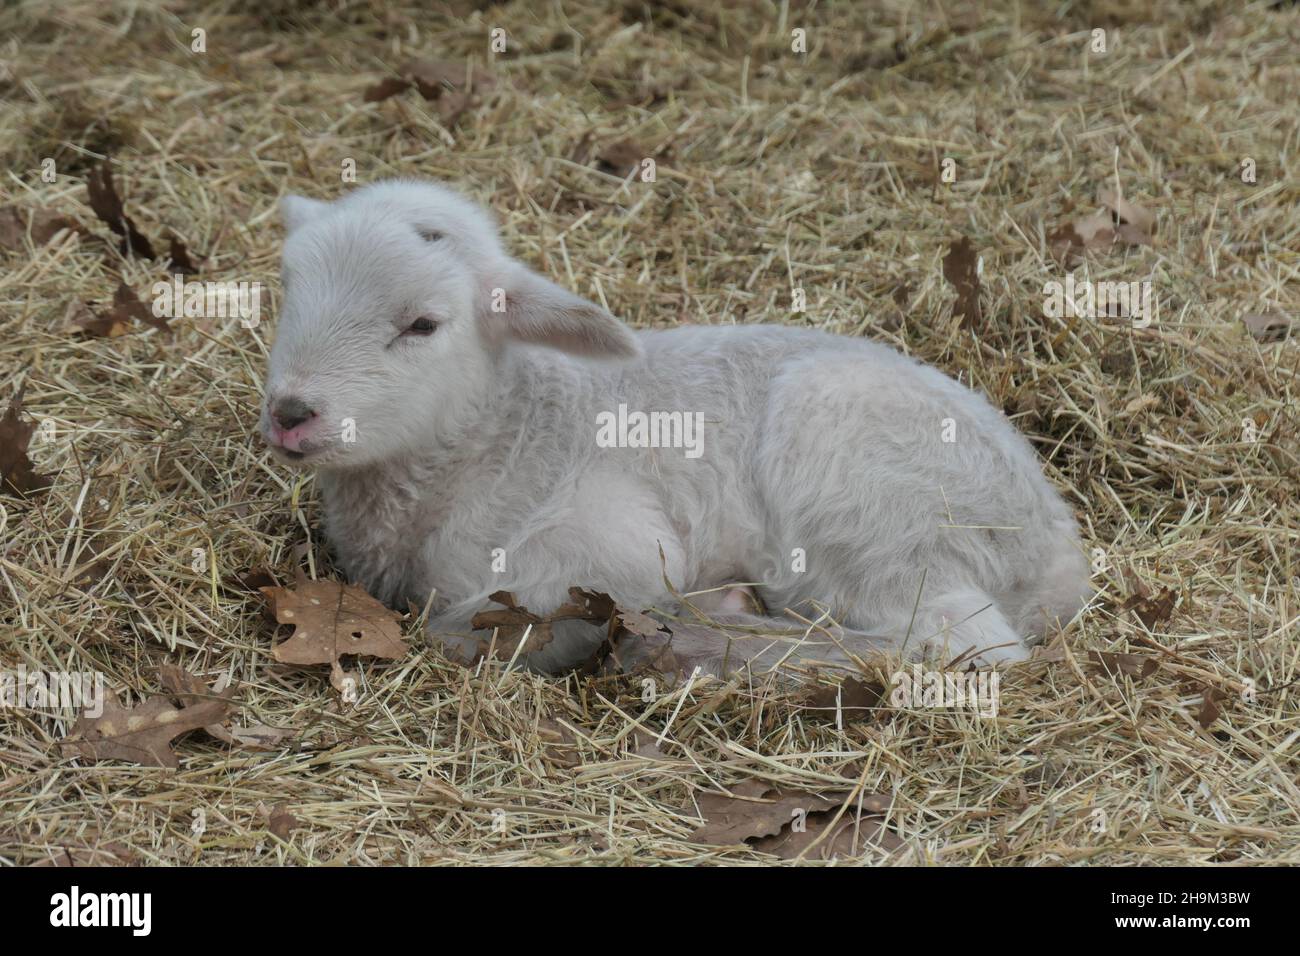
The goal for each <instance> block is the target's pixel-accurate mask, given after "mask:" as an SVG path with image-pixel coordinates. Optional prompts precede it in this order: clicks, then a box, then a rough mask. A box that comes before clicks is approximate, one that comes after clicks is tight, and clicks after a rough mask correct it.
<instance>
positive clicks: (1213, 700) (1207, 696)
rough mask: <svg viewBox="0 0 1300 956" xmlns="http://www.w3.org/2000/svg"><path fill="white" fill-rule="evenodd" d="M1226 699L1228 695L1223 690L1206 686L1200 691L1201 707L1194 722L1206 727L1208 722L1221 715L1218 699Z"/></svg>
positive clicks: (1212, 721)
mask: <svg viewBox="0 0 1300 956" xmlns="http://www.w3.org/2000/svg"><path fill="white" fill-rule="evenodd" d="M1227 699H1228V695H1227V694H1226V693H1224V692H1223V691H1221V690H1216V689H1215V688H1213V687H1206V688H1205V689H1204V690H1202V691H1201V709H1200V712H1199V713H1197V715H1196V722H1197V723H1199V724H1200V725H1201V727H1202V728H1203V729H1208V728H1209V726H1210V724H1212V723H1214V722H1215V721H1216V720H1218V719H1219V717H1221V716H1222V715H1223V710H1222V709H1221V708H1220V707H1219V701H1221V700H1227Z"/></svg>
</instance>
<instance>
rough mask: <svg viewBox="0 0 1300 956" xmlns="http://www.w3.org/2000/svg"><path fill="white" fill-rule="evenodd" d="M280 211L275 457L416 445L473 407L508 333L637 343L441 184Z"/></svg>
mask: <svg viewBox="0 0 1300 956" xmlns="http://www.w3.org/2000/svg"><path fill="white" fill-rule="evenodd" d="M281 209H282V212H283V216H284V221H285V226H286V228H287V230H288V238H287V239H286V241H285V245H284V259H283V272H282V280H283V287H284V301H283V306H282V308H281V310H280V315H279V320H278V326H277V329H276V338H275V346H274V347H273V348H272V350H271V360H270V367H269V369H268V372H267V377H266V395H265V401H264V403H263V408H262V420H261V430H262V434H263V436H264V437H265V438H266V440H267V442H268V443H269V444H270V445H271V447H272V448H273V449H274V450H275V452H276V454H277V456H278V457H279V458H281V459H282V460H283V461H287V462H302V463H303V464H311V465H313V466H316V467H328V468H351V467H356V466H363V465H372V464H375V463H379V462H383V461H386V460H391V459H394V458H398V457H401V456H404V455H406V454H409V453H411V452H412V451H413V450H417V449H420V448H422V447H427V446H428V444H429V442H430V439H431V438H433V437H436V436H438V435H439V432H440V429H451V428H453V427H454V426H455V425H456V424H457V423H458V422H462V421H463V418H464V415H466V414H468V410H469V409H470V408H472V407H474V406H475V405H476V403H481V401H482V398H483V396H484V395H486V394H488V393H489V390H490V388H491V385H492V382H493V380H494V378H495V369H496V366H497V363H498V362H499V360H500V357H501V355H502V354H503V352H504V350H505V349H508V348H510V347H511V343H512V342H525V343H531V344H540V345H547V346H551V347H553V348H558V349H562V350H564V351H567V352H571V353H574V354H578V355H585V356H588V357H593V358H629V357H632V356H635V355H636V354H638V346H637V343H636V339H635V338H634V337H633V336H632V334H631V332H630V331H629V330H628V329H627V327H626V326H624V325H623V324H622V323H621V322H619V321H618V320H617V319H615V318H614V317H613V316H612V315H610V314H609V313H608V312H606V311H605V310H604V309H602V308H601V307H600V306H598V305H595V304H594V303H591V302H588V301H587V300H585V299H582V298H580V297H578V296H576V295H574V294H572V293H570V292H568V291H566V290H564V289H562V288H561V287H559V286H558V285H555V284H554V283H552V282H550V281H548V280H547V279H544V278H542V277H541V276H539V275H537V274H536V273H534V272H532V271H530V270H528V269H527V268H525V267H524V266H523V265H521V264H520V263H518V262H516V261H515V260H513V259H511V258H510V257H509V256H508V255H506V253H505V252H504V251H503V250H502V248H501V244H500V242H499V241H498V239H497V236H496V230H495V228H494V226H493V224H492V221H491V219H490V218H489V217H488V216H487V215H486V214H485V213H484V212H483V211H482V210H481V209H480V208H479V207H478V206H476V205H475V204H473V203H472V202H470V201H468V200H466V199H465V198H463V197H462V196H460V195H458V194H457V193H455V192H453V191H451V190H449V189H446V188H445V187H442V186H438V185H435V184H433V183H422V182H406V181H397V182H385V183H378V184H375V185H373V186H367V187H365V188H363V189H359V190H356V191H355V192H353V193H351V194H349V195H348V196H347V197H345V198H343V199H340V200H338V201H336V202H332V203H326V202H319V201H316V200H311V199H304V198H302V197H299V196H289V197H287V198H286V199H285V200H284V201H283V203H282V207H281Z"/></svg>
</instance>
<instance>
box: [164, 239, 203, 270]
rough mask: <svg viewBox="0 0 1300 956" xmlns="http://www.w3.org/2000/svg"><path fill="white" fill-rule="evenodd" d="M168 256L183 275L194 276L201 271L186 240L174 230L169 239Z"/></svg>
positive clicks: (174, 267) (173, 265)
mask: <svg viewBox="0 0 1300 956" xmlns="http://www.w3.org/2000/svg"><path fill="white" fill-rule="evenodd" d="M167 258H168V259H170V260H171V263H172V268H173V269H175V270H176V271H177V272H179V273H180V274H181V275H183V276H192V275H194V274H195V273H197V272H198V271H199V267H198V266H196V265H195V264H194V260H192V259H191V258H190V250H189V248H188V247H187V246H186V245H185V242H184V240H182V239H181V238H180V236H178V235H176V233H174V232H173V233H172V234H171V237H170V238H169V239H168V240H167Z"/></svg>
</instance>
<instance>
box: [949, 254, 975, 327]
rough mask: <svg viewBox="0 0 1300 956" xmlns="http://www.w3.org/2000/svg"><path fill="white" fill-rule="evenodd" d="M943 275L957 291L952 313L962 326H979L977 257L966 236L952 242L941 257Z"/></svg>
mask: <svg viewBox="0 0 1300 956" xmlns="http://www.w3.org/2000/svg"><path fill="white" fill-rule="evenodd" d="M943 277H944V278H945V279H947V280H948V284H949V285H951V286H952V287H953V289H954V290H956V292H957V302H956V304H955V305H954V306H953V314H954V315H958V316H960V317H961V324H962V325H963V326H974V327H977V328H978V327H979V326H981V325H982V324H983V312H981V311H980V276H979V257H978V256H977V255H976V254H975V247H974V246H973V245H972V244H971V241H970V239H968V238H967V237H965V236H963V237H962V238H961V239H958V240H957V241H956V242H955V243H953V244H952V248H951V249H949V250H948V254H947V255H946V256H944V257H943Z"/></svg>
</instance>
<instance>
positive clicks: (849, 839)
mask: <svg viewBox="0 0 1300 956" xmlns="http://www.w3.org/2000/svg"><path fill="white" fill-rule="evenodd" d="M846 796H847V793H839V794H834V795H828V796H817V795H815V794H810V793H803V792H800V791H792V790H785V789H783V788H781V787H778V786H776V785H774V784H771V783H768V782H766V781H760V780H747V781H744V782H742V783H739V784H736V785H735V786H733V787H732V788H731V793H729V794H716V793H706V794H702V795H701V796H700V797H699V799H698V800H697V804H698V806H699V813H700V816H702V817H703V818H704V823H703V825H701V826H700V827H698V828H697V829H696V830H695V831H694V832H693V833H692V834H691V835H690V837H689V839H690V840H691V841H692V842H695V843H707V844H710V845H712V846H735V845H738V844H744V845H747V846H750V847H751V848H753V849H755V850H760V851H761V852H765V853H774V854H776V855H777V856H780V857H782V858H783V859H793V858H794V857H796V856H798V855H799V854H800V853H801V852H803V851H804V850H806V849H807V848H808V847H810V846H811V845H812V843H813V842H814V841H815V840H817V839H818V837H819V836H821V835H822V833H823V832H825V831H826V830H827V828H828V827H830V826H831V821H832V820H834V818H835V814H836V812H838V810H839V808H840V806H841V805H842V804H843V803H844V800H845V799H846ZM889 804H890V799H889V796H888V795H887V794H870V795H867V796H864V797H863V799H862V801H861V808H862V812H863V813H864V814H870V815H871V816H864V818H863V819H862V820H860V821H859V820H858V818H857V808H858V801H856V800H855V801H854V805H853V806H851V807H850V808H849V809H848V810H846V811H845V812H844V814H843V815H842V816H841V817H840V819H839V821H838V822H837V823H836V824H835V826H834V830H833V832H831V833H830V834H828V835H827V836H826V837H825V838H824V839H823V840H821V842H820V843H818V847H817V850H816V851H814V854H813V856H814V857H816V858H829V857H830V856H831V855H841V856H857V855H859V854H860V853H861V852H862V850H863V849H865V847H866V846H867V844H868V843H876V844H878V845H881V846H886V847H887V848H889V849H893V848H894V847H895V846H897V845H901V841H899V840H898V838H897V836H895V835H894V834H893V833H890V832H889V831H887V830H884V828H883V825H882V821H881V819H880V817H879V816H878V814H883V813H885V812H887V811H888V809H889ZM855 829H856V830H857V836H858V839H857V840H855V839H854V830H855Z"/></svg>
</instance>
